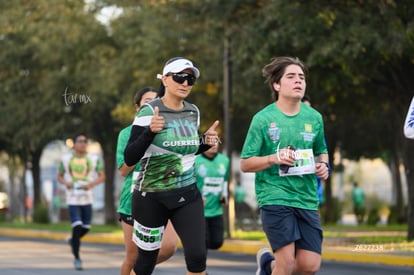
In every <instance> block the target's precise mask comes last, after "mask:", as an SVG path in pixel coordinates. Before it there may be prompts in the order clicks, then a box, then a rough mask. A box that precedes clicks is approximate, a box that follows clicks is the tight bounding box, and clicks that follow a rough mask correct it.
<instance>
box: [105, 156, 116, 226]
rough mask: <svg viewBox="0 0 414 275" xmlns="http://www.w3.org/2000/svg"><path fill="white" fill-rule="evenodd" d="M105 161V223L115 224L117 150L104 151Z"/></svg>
mask: <svg viewBox="0 0 414 275" xmlns="http://www.w3.org/2000/svg"><path fill="white" fill-rule="evenodd" d="M104 161H105V175H106V180H105V183H104V184H105V224H115V223H116V221H117V218H116V211H115V199H114V190H115V186H114V178H115V169H116V165H115V151H114V150H107V151H106V152H104Z"/></svg>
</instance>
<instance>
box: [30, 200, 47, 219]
mask: <svg viewBox="0 0 414 275" xmlns="http://www.w3.org/2000/svg"><path fill="white" fill-rule="evenodd" d="M33 222H35V223H43V224H45V223H50V218H49V211H48V206H47V203H44V202H42V203H39V204H38V205H37V206H36V207H35V208H34V211H33Z"/></svg>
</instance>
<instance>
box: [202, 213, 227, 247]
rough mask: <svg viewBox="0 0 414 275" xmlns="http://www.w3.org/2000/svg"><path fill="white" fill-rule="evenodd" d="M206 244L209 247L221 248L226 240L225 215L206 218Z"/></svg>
mask: <svg viewBox="0 0 414 275" xmlns="http://www.w3.org/2000/svg"><path fill="white" fill-rule="evenodd" d="M206 232H207V235H206V236H207V237H206V244H207V248H208V249H219V248H220V247H221V246H222V245H223V242H224V221H223V215H220V216H215V217H209V218H206Z"/></svg>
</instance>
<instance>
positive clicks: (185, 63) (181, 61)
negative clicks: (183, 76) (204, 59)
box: [157, 57, 200, 79]
mask: <svg viewBox="0 0 414 275" xmlns="http://www.w3.org/2000/svg"><path fill="white" fill-rule="evenodd" d="M185 69H190V70H192V71H193V73H194V76H195V77H196V78H199V77H200V71H199V69H197V68H196V67H195V66H194V65H193V62H191V61H190V60H188V59H186V58H181V57H179V58H176V59H175V60H173V61H171V62H169V63H168V61H167V64H165V66H164V69H163V70H162V75H160V74H158V75H157V78H159V79H161V77H162V76H163V75H167V74H169V73H179V72H182V71H184V70H185Z"/></svg>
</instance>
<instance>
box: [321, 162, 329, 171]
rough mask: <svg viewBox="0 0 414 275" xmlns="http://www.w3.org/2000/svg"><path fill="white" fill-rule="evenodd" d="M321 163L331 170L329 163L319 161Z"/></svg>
mask: <svg viewBox="0 0 414 275" xmlns="http://www.w3.org/2000/svg"><path fill="white" fill-rule="evenodd" d="M319 163H323V164H325V165H326V168H328V169H329V163H328V162H326V161H323V160H321V161H319Z"/></svg>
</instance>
